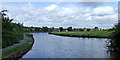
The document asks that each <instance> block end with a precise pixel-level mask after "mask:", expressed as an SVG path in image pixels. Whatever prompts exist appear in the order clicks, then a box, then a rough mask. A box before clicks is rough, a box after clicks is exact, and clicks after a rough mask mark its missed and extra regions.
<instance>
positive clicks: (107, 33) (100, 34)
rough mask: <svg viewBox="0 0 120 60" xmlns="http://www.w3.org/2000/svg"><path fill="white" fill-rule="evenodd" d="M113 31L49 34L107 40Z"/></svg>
mask: <svg viewBox="0 0 120 60" xmlns="http://www.w3.org/2000/svg"><path fill="white" fill-rule="evenodd" d="M112 32H113V31H79V32H51V34H57V35H67V36H81V37H86V36H87V37H103V38H104V37H106V38H109V36H110V35H111V33H112Z"/></svg>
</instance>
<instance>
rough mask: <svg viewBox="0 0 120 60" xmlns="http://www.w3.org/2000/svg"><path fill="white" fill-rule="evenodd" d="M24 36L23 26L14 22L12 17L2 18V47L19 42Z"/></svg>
mask: <svg viewBox="0 0 120 60" xmlns="http://www.w3.org/2000/svg"><path fill="white" fill-rule="evenodd" d="M23 38H24V34H23V26H22V25H21V24H19V23H18V24H16V23H12V19H9V18H2V48H5V47H7V46H10V45H13V44H15V43H19V41H20V40H22V39H23Z"/></svg>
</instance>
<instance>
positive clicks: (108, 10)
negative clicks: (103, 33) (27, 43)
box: [0, 2, 118, 28]
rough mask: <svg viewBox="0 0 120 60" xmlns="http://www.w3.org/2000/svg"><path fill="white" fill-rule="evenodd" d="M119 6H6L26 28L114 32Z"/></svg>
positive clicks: (40, 3) (41, 3)
mask: <svg viewBox="0 0 120 60" xmlns="http://www.w3.org/2000/svg"><path fill="white" fill-rule="evenodd" d="M117 8H118V3H117V2H106V3H103V2H92V3H91V2H86V3H83V2H79V3H78V2H57V3H56V2H4V3H2V9H7V10H8V15H9V16H10V18H13V19H14V22H20V23H24V26H37V27H42V26H48V27H61V26H62V27H65V28H67V27H69V26H72V27H74V28H84V27H86V28H93V27H95V26H98V27H100V28H111V27H113V26H114V24H115V23H117V20H118V19H117ZM0 9H1V8H0Z"/></svg>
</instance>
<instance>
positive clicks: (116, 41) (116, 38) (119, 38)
mask: <svg viewBox="0 0 120 60" xmlns="http://www.w3.org/2000/svg"><path fill="white" fill-rule="evenodd" d="M110 48H111V49H113V50H114V51H115V52H120V24H117V25H115V32H113V34H111V40H110Z"/></svg>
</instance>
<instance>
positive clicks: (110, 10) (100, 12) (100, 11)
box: [93, 6, 115, 15]
mask: <svg viewBox="0 0 120 60" xmlns="http://www.w3.org/2000/svg"><path fill="white" fill-rule="evenodd" d="M114 13H115V9H114V8H113V7H111V6H105V7H96V8H94V9H93V14H97V15H107V14H108V15H109V14H114Z"/></svg>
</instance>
